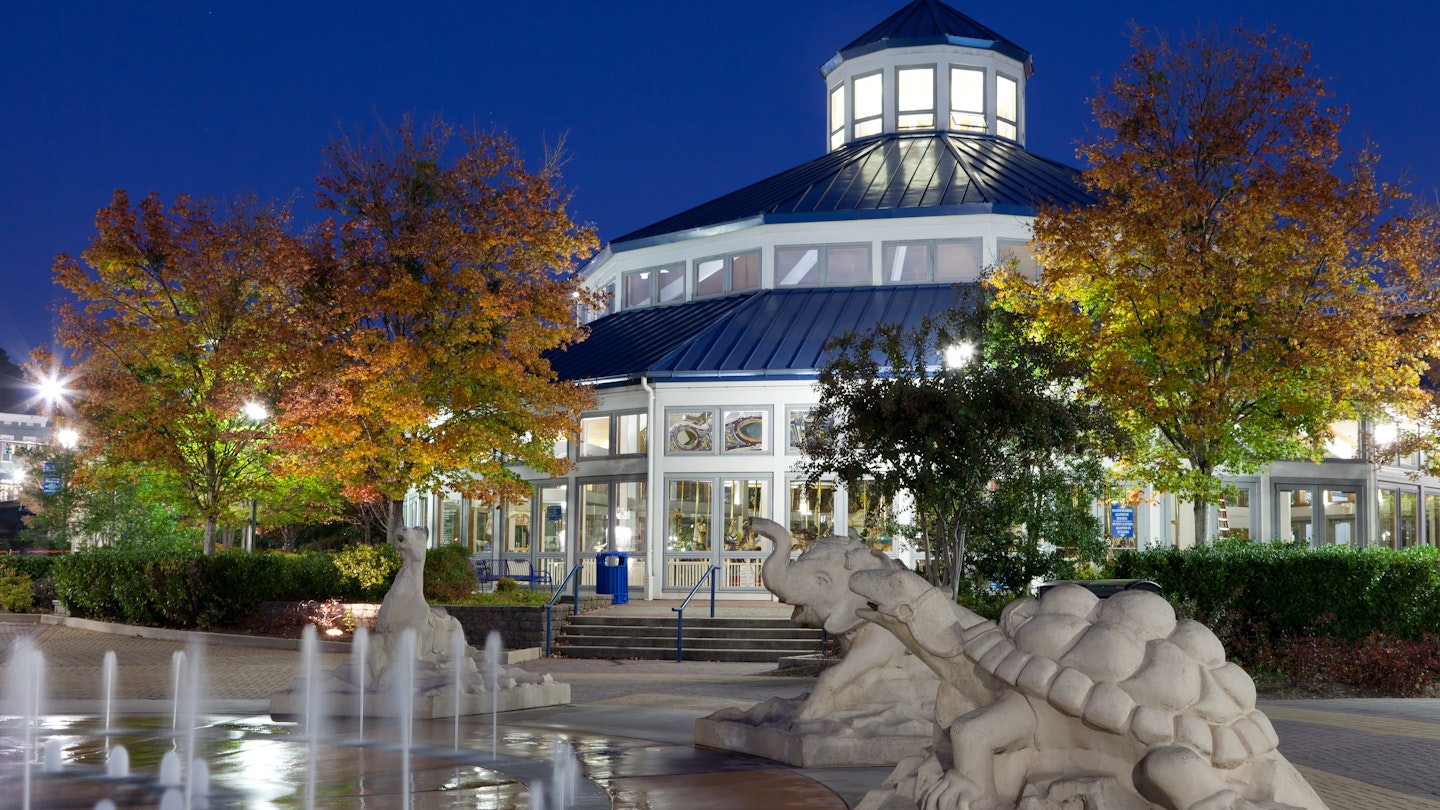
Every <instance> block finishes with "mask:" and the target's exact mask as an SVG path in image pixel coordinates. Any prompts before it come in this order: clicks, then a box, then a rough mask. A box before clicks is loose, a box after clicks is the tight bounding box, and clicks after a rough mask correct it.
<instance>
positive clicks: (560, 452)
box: [550, 436, 570, 458]
mask: <svg viewBox="0 0 1440 810" xmlns="http://www.w3.org/2000/svg"><path fill="white" fill-rule="evenodd" d="M550 455H552V456H554V457H555V458H569V457H570V440H569V439H567V438H566V437H564V436H561V437H560V438H558V439H556V440H555V446H554V447H552V448H550Z"/></svg>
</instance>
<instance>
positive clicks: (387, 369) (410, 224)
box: [284, 121, 595, 530]
mask: <svg viewBox="0 0 1440 810" xmlns="http://www.w3.org/2000/svg"><path fill="white" fill-rule="evenodd" d="M326 156H327V158H328V168H327V172H326V173H325V175H324V176H322V177H321V178H320V180H319V186H320V203H319V205H320V208H321V209H323V210H325V211H329V212H331V213H332V214H334V215H335V217H337V219H338V223H334V224H329V225H327V227H326V233H327V234H328V235H329V241H328V248H329V254H328V256H329V258H328V260H327V261H326V262H325V263H324V265H323V266H324V268H325V270H326V274H325V275H324V276H322V277H318V278H317V281H316V283H315V284H314V285H312V287H311V288H310V289H309V290H308V291H307V293H308V295H309V298H310V300H311V301H312V302H314V304H313V311H314V312H315V313H316V315H317V320H316V321H315V329H316V330H317V331H318V332H320V333H321V334H322V336H323V338H324V341H325V343H324V346H323V349H322V350H321V351H317V352H315V353H313V354H312V355H311V359H312V360H314V366H313V368H312V371H311V376H310V377H309V382H310V384H309V385H308V386H307V387H305V388H303V389H301V390H300V391H298V392H297V393H296V395H295V396H293V397H291V398H290V399H289V400H287V402H286V403H285V408H284V413H285V416H284V418H285V419H286V420H287V421H288V423H289V424H294V425H297V426H299V427H300V428H301V431H302V432H301V433H300V434H299V436H298V438H299V440H300V441H301V442H302V444H303V446H304V447H306V448H308V449H309V451H310V452H309V453H308V454H307V456H306V464H307V465H313V464H315V463H319V464H322V465H324V469H325V470H326V471H327V472H328V473H329V474H330V475H332V476H334V477H335V478H336V480H339V481H341V482H342V483H343V484H344V485H345V486H346V494H347V495H349V496H350V497H351V498H353V499H355V500H357V501H362V502H365V501H373V500H376V499H383V500H385V501H387V502H388V503H389V504H390V506H391V513H390V514H391V518H390V519H391V524H392V530H393V528H394V526H395V525H397V524H398V521H399V516H400V506H401V503H402V502H403V499H404V497H405V494H406V492H408V491H410V490H412V489H416V488H419V489H439V488H446V489H452V490H455V491H457V492H460V493H463V494H464V495H466V496H468V497H473V498H483V499H487V500H498V499H501V498H505V497H507V496H513V495H515V494H517V493H518V492H519V491H520V490H521V488H522V482H521V481H520V480H519V478H518V477H517V476H516V474H515V473H513V472H512V471H511V465H514V464H526V465H529V466H530V467H532V468H534V469H537V470H541V471H546V472H559V471H560V470H562V469H563V468H564V465H565V461H564V460H563V459H556V458H554V455H553V453H552V447H553V442H554V440H555V438H556V437H557V436H560V435H565V434H568V433H570V432H572V431H573V430H574V428H575V424H576V420H577V418H578V414H579V412H580V411H581V410H582V409H583V408H584V407H585V406H586V405H587V404H588V403H589V402H590V401H591V399H590V393H589V391H588V390H587V389H585V388H584V387H582V386H579V385H575V384H571V383H564V382H560V381H557V380H556V379H555V375H554V373H553V372H552V371H551V368H550V365H549V361H548V360H547V359H546V352H548V351H551V350H554V349H557V348H560V347H563V346H565V345H567V344H570V343H572V342H574V341H576V340H578V339H580V338H581V337H582V336H583V334H584V331H583V327H581V326H580V325H579V324H578V323H577V320H576V307H577V305H583V304H585V303H587V302H588V301H589V299H588V298H587V297H586V296H585V295H584V294H583V292H582V290H581V288H580V286H579V283H578V281H577V279H576V276H575V273H574V268H575V262H576V260H577V259H579V258H583V257H584V256H586V255H588V254H589V253H590V252H591V251H592V250H593V249H594V247H595V236H594V234H593V232H592V231H591V229H590V228H589V227H588V226H581V225H577V224H576V223H574V222H573V221H572V220H571V219H570V216H569V214H568V213H567V212H566V210H565V206H566V204H567V202H568V196H567V194H566V193H565V192H564V190H563V189H562V187H561V186H560V176H559V161H558V160H556V159H554V157H553V156H552V157H550V158H548V159H547V160H546V161H545V162H544V163H542V164H541V166H540V167H539V168H538V169H536V170H530V169H527V168H526V166H525V165H524V163H523V162H522V160H521V158H520V155H519V154H518V152H517V150H516V148H515V146H514V144H513V143H512V142H511V141H510V140H509V139H507V138H506V137H504V136H503V135H499V134H494V133H487V132H471V131H466V130H463V129H460V130H456V129H453V128H451V127H448V126H446V125H444V124H442V123H438V122H437V123H434V124H432V125H430V126H428V127H416V126H414V125H412V124H411V123H410V122H409V121H406V122H405V123H404V124H403V125H402V126H401V127H400V128H399V131H398V132H395V133H392V134H388V135H386V136H384V137H380V138H376V139H374V140H370V141H363V140H358V139H357V140H354V141H351V140H342V141H339V142H337V143H335V144H333V145H332V146H331V147H330V148H329V149H328V150H327V152H326Z"/></svg>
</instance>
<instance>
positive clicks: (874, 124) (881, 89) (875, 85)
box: [855, 73, 885, 138]
mask: <svg viewBox="0 0 1440 810" xmlns="http://www.w3.org/2000/svg"><path fill="white" fill-rule="evenodd" d="M884 101H885V80H884V77H883V76H882V74H880V73H871V74H870V75H868V76H861V77H859V78H857V79H856V80H855V137H857V138H863V137H865V136H867V135H876V134H879V132H880V127H881V123H882V121H881V117H882V116H883V114H884V111H885V104H884Z"/></svg>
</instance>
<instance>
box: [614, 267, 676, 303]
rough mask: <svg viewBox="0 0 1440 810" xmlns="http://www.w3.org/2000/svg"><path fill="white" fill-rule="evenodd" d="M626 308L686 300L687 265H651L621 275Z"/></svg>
mask: <svg viewBox="0 0 1440 810" xmlns="http://www.w3.org/2000/svg"><path fill="white" fill-rule="evenodd" d="M620 283H621V285H622V288H623V289H624V291H625V302H624V304H625V309H635V308H636V307H648V306H650V305H651V304H654V303H656V302H657V301H658V302H660V303H669V302H671V301H683V300H685V265H684V264H675V265H670V266H668V267H651V268H648V269H645V270H636V271H633V272H630V273H626V274H625V275H623V276H621V279H620Z"/></svg>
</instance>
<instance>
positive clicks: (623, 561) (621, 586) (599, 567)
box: [595, 551, 630, 605]
mask: <svg viewBox="0 0 1440 810" xmlns="http://www.w3.org/2000/svg"><path fill="white" fill-rule="evenodd" d="M595 593H597V594H601V595H605V594H609V595H610V604H612V605H623V604H626V603H627V602H629V601H630V560H629V555H627V554H625V553H624V552H623V551H602V552H600V553H599V554H596V555H595Z"/></svg>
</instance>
